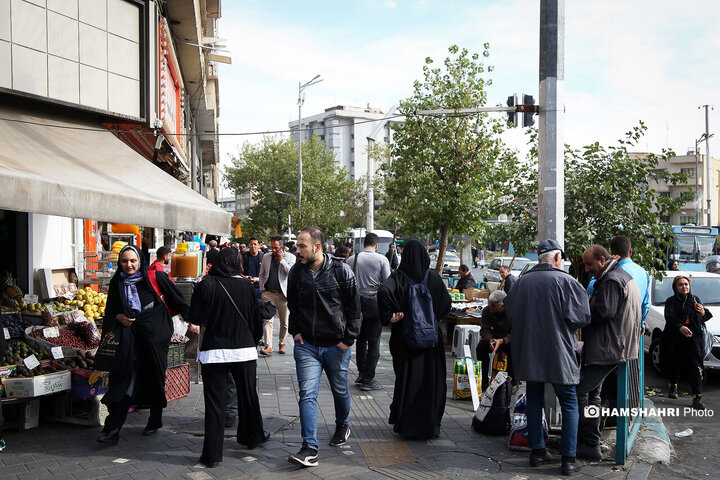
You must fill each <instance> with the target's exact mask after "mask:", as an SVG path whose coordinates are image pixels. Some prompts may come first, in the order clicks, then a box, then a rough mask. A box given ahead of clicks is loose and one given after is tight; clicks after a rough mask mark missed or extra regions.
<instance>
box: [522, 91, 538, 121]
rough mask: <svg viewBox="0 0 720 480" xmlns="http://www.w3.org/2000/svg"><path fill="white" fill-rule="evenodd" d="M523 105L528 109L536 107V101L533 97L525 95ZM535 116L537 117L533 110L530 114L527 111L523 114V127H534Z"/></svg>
mask: <svg viewBox="0 0 720 480" xmlns="http://www.w3.org/2000/svg"><path fill="white" fill-rule="evenodd" d="M523 105H525V106H526V108H527V105H535V99H534V98H533V96H532V95H523ZM534 115H535V112H533V111H532V110H531V111H529V112H528V111H527V110H526V111H525V112H524V113H523V122H522V126H523V127H532V126H533V125H535V118H534V117H533V116H534Z"/></svg>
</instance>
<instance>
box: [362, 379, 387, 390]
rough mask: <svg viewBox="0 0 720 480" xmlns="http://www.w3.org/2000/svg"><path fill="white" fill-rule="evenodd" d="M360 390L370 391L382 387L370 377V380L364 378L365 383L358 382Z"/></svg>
mask: <svg viewBox="0 0 720 480" xmlns="http://www.w3.org/2000/svg"><path fill="white" fill-rule="evenodd" d="M360 390H362V391H364V392H371V391H373V390H382V387H381V386H380V384H379V383H378V381H377V380H375V379H374V378H371V379H370V380H366V381H365V383H361V384H360Z"/></svg>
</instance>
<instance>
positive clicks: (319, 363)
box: [293, 340, 352, 450]
mask: <svg viewBox="0 0 720 480" xmlns="http://www.w3.org/2000/svg"><path fill="white" fill-rule="evenodd" d="M351 351H352V349H351V348H348V349H347V350H343V349H341V348H340V347H337V346H332V347H316V346H315V345H311V344H309V343H308V342H307V341H306V342H305V343H304V344H301V343H300V342H298V341H297V340H295V347H294V349H293V354H294V356H295V369H296V370H297V378H298V385H299V386H300V402H299V406H300V431H301V434H302V439H303V444H304V445H307V446H309V447H311V448H314V449H316V450H317V449H318V440H317V423H318V411H317V396H318V391H319V390H320V377H321V376H322V371H323V370H325V374H326V375H327V377H328V380H329V381H330V389H331V390H332V394H333V400H334V402H335V424H336V425H347V424H348V423H350V387H349V385H348V367H349V366H350V355H351Z"/></svg>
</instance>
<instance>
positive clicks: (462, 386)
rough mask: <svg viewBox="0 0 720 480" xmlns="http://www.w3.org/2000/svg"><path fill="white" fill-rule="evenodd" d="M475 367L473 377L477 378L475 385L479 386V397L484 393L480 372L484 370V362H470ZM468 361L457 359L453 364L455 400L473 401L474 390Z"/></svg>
mask: <svg viewBox="0 0 720 480" xmlns="http://www.w3.org/2000/svg"><path fill="white" fill-rule="evenodd" d="M470 361H471V362H472V365H473V375H474V376H475V380H476V381H475V385H477V392H478V395H480V394H481V393H482V388H481V385H480V372H481V370H482V368H481V366H482V362H476V361H474V360H470ZM467 363H468V362H467V361H466V360H465V359H464V358H456V359H455V360H454V362H453V398H455V399H458V400H471V399H472V390H471V387H470V375H469V374H468V367H467Z"/></svg>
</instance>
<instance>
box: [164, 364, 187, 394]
mask: <svg viewBox="0 0 720 480" xmlns="http://www.w3.org/2000/svg"><path fill="white" fill-rule="evenodd" d="M189 393H190V365H189V364H187V363H186V364H184V365H178V366H177V367H172V368H168V369H167V372H166V376H165V398H167V401H168V402H172V401H173V400H177V399H178V398H182V397H186V396H187V395H188V394H189Z"/></svg>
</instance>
